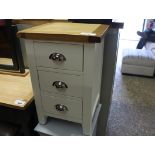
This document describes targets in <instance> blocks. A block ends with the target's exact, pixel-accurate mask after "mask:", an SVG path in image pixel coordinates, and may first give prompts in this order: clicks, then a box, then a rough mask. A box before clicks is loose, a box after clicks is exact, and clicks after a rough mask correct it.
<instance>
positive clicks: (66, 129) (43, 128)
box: [34, 104, 101, 136]
mask: <svg viewBox="0 0 155 155" xmlns="http://www.w3.org/2000/svg"><path fill="white" fill-rule="evenodd" d="M100 109H101V104H98V106H97V108H96V111H95V113H94V118H93V123H92V124H93V125H92V131H93V133H92V134H91V135H94V136H95V135H96V126H97V120H98V116H99V112H100ZM34 130H35V131H37V132H38V133H40V135H47V136H85V135H83V132H82V126H81V124H78V123H73V122H69V121H64V120H60V119H55V118H49V119H48V121H47V123H46V124H45V125H41V124H38V125H37V126H36V127H35V129H34Z"/></svg>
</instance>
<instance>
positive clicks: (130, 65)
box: [121, 42, 155, 76]
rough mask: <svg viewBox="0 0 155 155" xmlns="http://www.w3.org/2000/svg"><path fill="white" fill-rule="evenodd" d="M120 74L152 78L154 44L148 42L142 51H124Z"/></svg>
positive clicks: (154, 60) (154, 58)
mask: <svg viewBox="0 0 155 155" xmlns="http://www.w3.org/2000/svg"><path fill="white" fill-rule="evenodd" d="M121 71H122V73H124V74H133V75H142V76H153V75H154V72H155V43H151V42H148V43H146V45H145V48H143V49H127V48H126V49H124V50H123V59H122V70H121Z"/></svg>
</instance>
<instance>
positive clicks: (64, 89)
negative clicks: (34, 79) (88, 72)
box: [38, 71, 82, 97]
mask: <svg viewBox="0 0 155 155" xmlns="http://www.w3.org/2000/svg"><path fill="white" fill-rule="evenodd" d="M38 73H39V81H40V87H41V90H43V91H48V92H51V93H58V94H62V95H68V96H75V97H82V76H80V75H69V74H62V73H55V72H46V71H38Z"/></svg>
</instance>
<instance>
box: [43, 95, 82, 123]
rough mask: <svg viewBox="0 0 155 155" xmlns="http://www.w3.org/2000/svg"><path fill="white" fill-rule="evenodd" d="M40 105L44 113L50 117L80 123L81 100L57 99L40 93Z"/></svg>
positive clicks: (70, 98) (64, 97)
mask: <svg viewBox="0 0 155 155" xmlns="http://www.w3.org/2000/svg"><path fill="white" fill-rule="evenodd" d="M42 105H43V108H44V111H45V112H47V113H50V116H52V117H57V118H61V119H65V120H70V121H76V122H81V120H82V100H81V99H77V98H76V99H75V98H72V97H66V96H63V97H57V96H52V95H49V94H48V93H42Z"/></svg>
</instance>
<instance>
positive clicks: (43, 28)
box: [17, 22, 109, 43]
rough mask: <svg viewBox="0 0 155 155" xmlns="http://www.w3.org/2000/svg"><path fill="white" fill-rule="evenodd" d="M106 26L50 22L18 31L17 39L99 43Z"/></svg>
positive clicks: (106, 28)
mask: <svg viewBox="0 0 155 155" xmlns="http://www.w3.org/2000/svg"><path fill="white" fill-rule="evenodd" d="M108 27H109V26H108V25H102V24H82V23H70V22H51V23H46V24H42V25H39V26H35V27H32V28H29V29H25V30H22V31H19V32H18V33H17V36H18V37H21V38H25V39H34V40H54V41H68V42H90V43H95V42H101V39H102V37H103V36H104V34H105V33H106V31H107V30H108Z"/></svg>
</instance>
